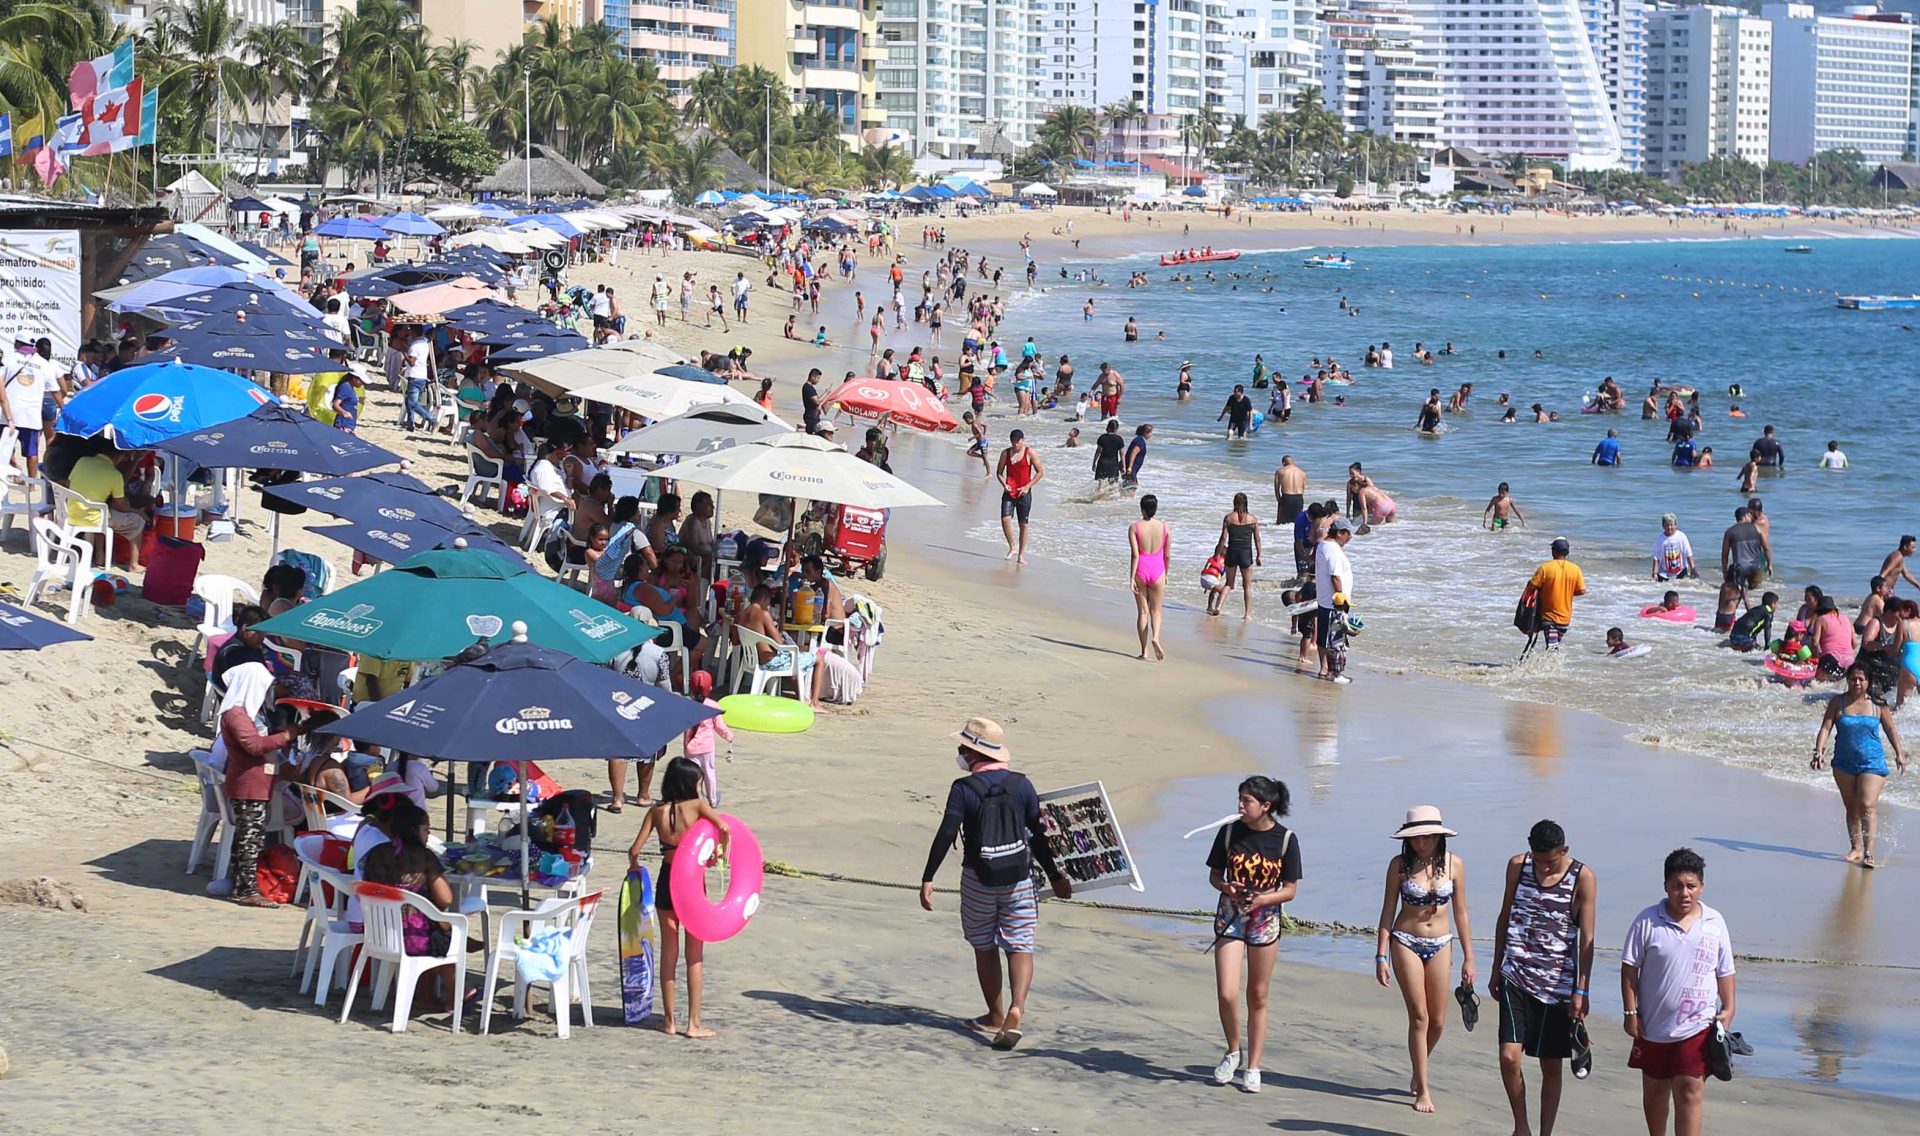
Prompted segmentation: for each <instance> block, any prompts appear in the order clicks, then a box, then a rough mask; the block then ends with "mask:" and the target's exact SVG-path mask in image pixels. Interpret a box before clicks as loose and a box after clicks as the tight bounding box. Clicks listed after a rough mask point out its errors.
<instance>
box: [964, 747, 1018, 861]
mask: <svg viewBox="0 0 1920 1136" xmlns="http://www.w3.org/2000/svg"><path fill="white" fill-rule="evenodd" d="M1007 780H1008V779H1007V778H1001V779H1000V780H999V781H997V782H996V781H988V780H987V779H986V778H985V777H983V776H981V775H980V774H978V773H976V774H974V775H973V776H971V777H969V778H967V779H966V782H965V784H966V786H967V788H969V789H971V790H973V794H974V796H976V797H979V798H980V854H979V863H977V864H976V865H974V869H973V874H974V875H976V876H978V877H979V879H980V882H981V883H983V884H985V885H987V886H988V887H1008V886H1010V885H1012V884H1017V883H1019V882H1020V881H1021V880H1024V879H1026V878H1027V875H1028V873H1029V872H1030V871H1031V870H1032V868H1031V865H1030V863H1029V860H1028V855H1029V854H1028V851H1027V822H1026V820H1025V819H1024V818H1023V817H1021V815H1020V808H1019V806H1018V805H1016V804H1015V803H1014V800H1013V794H1011V793H1009V792H1007Z"/></svg>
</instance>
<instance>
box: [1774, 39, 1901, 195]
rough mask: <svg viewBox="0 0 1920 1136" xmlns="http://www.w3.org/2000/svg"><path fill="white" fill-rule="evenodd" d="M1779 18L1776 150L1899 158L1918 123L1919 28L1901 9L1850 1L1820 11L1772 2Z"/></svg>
mask: <svg viewBox="0 0 1920 1136" xmlns="http://www.w3.org/2000/svg"><path fill="white" fill-rule="evenodd" d="M1760 14H1761V15H1763V16H1765V17H1766V18H1767V19H1768V20H1769V21H1771V22H1772V24H1773V88H1772V100H1773V108H1772V109H1773V122H1772V132H1771V133H1772V152H1773V156H1774V157H1775V158H1779V159H1780V160H1782V161H1787V162H1793V163H1796V164H1804V163H1805V162H1807V161H1808V160H1809V159H1810V158H1812V157H1813V155H1815V154H1816V153H1819V152H1820V151H1822V150H1840V149H1853V150H1858V151H1860V153H1861V154H1862V155H1863V156H1864V157H1865V158H1866V159H1867V160H1868V161H1870V162H1885V161H1891V160H1894V159H1897V158H1899V157H1901V156H1902V154H1904V153H1905V152H1906V150H1907V144H1908V137H1909V134H1910V131H1911V130H1912V125H1913V98H1914V93H1913V82H1914V75H1913V70H1914V64H1913V53H1914V29H1913V26H1912V25H1911V24H1908V23H1905V22H1897V21H1898V20H1899V17H1898V16H1897V15H1894V16H1889V17H1882V18H1878V19H1875V18H1869V17H1871V16H1875V15H1878V13H1876V11H1875V9H1873V8H1851V9H1848V11H1847V13H1846V14H1845V15H1839V16H1822V15H1818V14H1816V13H1815V12H1814V10H1813V7H1812V5H1809V4H1768V5H1767V6H1766V7H1764V8H1762V9H1761V12H1760Z"/></svg>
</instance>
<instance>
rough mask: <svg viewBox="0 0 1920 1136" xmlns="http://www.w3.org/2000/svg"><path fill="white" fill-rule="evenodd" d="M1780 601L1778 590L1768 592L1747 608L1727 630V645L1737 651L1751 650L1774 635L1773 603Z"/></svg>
mask: <svg viewBox="0 0 1920 1136" xmlns="http://www.w3.org/2000/svg"><path fill="white" fill-rule="evenodd" d="M1779 602H1780V594H1779V593H1778V592H1768V593H1767V594H1766V595H1764V596H1761V597H1760V602H1759V603H1757V604H1754V605H1753V606H1752V607H1750V608H1748V609H1747V610H1746V613H1745V614H1743V615H1742V616H1741V617H1740V618H1739V619H1737V620H1735V621H1734V624H1733V627H1732V629H1730V630H1729V631H1728V632H1727V646H1729V647H1732V648H1733V649H1734V650H1736V651H1751V650H1753V649H1754V647H1755V646H1757V645H1759V644H1761V643H1765V642H1767V641H1768V640H1769V639H1771V638H1772V637H1773V605H1775V604H1777V603H1779Z"/></svg>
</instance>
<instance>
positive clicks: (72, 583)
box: [22, 517, 94, 624]
mask: <svg viewBox="0 0 1920 1136" xmlns="http://www.w3.org/2000/svg"><path fill="white" fill-rule="evenodd" d="M33 532H34V535H35V536H36V537H37V538H38V539H37V540H35V541H34V546H33V554H34V559H35V561H36V563H35V566H34V569H33V579H32V580H31V581H30V582H29V583H28V584H27V593H26V597H25V600H24V602H23V604H22V606H24V607H31V606H32V605H33V601H34V600H36V599H38V598H39V597H40V594H41V593H42V592H43V591H45V590H47V589H48V588H49V587H51V586H53V585H56V584H65V585H66V587H67V589H68V596H67V622H68V623H70V624H72V623H78V622H80V616H81V614H82V613H84V612H85V611H86V610H87V601H88V598H89V597H88V595H87V593H88V591H89V590H90V589H91V588H92V586H93V579H94V571H93V546H92V545H90V544H88V543H87V542H86V541H84V540H82V539H80V538H79V537H76V536H70V535H68V534H67V533H65V532H62V531H61V530H60V528H59V527H58V526H57V525H55V524H54V523H53V522H52V521H51V520H48V519H47V518H46V517H35V518H34V519H33Z"/></svg>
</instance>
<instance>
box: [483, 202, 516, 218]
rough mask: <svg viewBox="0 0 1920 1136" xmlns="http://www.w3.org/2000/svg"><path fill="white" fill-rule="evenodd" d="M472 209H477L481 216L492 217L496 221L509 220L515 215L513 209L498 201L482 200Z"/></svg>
mask: <svg viewBox="0 0 1920 1136" xmlns="http://www.w3.org/2000/svg"><path fill="white" fill-rule="evenodd" d="M474 209H475V210H476V211H478V212H479V214H480V215H481V216H482V217H492V218H494V219H495V220H498V221H506V220H510V219H512V218H513V217H514V216H515V213H514V211H513V210H511V209H509V208H507V207H506V206H504V205H502V204H500V203H499V202H498V201H482V202H481V203H480V204H478V205H475V206H474Z"/></svg>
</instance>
